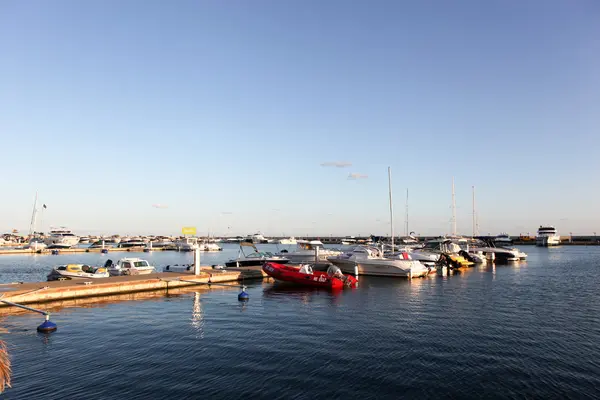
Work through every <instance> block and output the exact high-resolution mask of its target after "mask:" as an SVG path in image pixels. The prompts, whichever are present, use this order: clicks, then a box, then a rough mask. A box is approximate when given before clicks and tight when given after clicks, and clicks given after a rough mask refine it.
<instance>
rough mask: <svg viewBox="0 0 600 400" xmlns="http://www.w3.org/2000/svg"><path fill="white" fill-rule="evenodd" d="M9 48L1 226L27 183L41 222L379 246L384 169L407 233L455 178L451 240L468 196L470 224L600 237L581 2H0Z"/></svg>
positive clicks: (588, 39) (593, 68)
mask: <svg viewBox="0 0 600 400" xmlns="http://www.w3.org/2000/svg"><path fill="white" fill-rule="evenodd" d="M0 52H1V53H0V54H1V59H0V60H1V62H0V79H1V80H0V138H1V141H2V145H1V146H0V157H1V160H2V167H3V171H2V175H0V176H1V177H0V184H1V186H0V187H1V188H2V194H3V196H2V200H1V204H2V207H1V208H0V230H2V231H7V230H9V229H12V228H17V229H22V230H26V229H27V228H28V225H29V218H30V215H31V208H32V203H33V198H34V195H35V192H36V190H37V191H39V194H40V201H41V202H42V203H46V204H47V206H48V208H47V210H45V212H44V216H43V220H42V224H43V228H44V229H47V228H48V226H50V225H56V226H58V225H66V226H69V227H71V228H72V229H74V230H75V231H76V232H77V233H85V232H93V233H112V232H116V233H121V234H126V233H157V234H158V233H177V232H179V230H180V228H181V226H196V227H198V230H199V231H201V232H206V231H208V230H209V229H212V230H213V231H214V232H215V233H216V234H217V235H223V234H226V233H230V234H248V233H252V232H254V231H261V232H263V233H264V234H267V235H281V234H283V233H285V234H287V235H292V234H294V235H307V234H318V235H329V234H354V235H357V234H369V233H373V234H385V233H387V232H388V231H389V217H388V203H387V201H388V199H387V167H388V166H391V167H392V171H393V187H394V196H395V199H394V200H395V201H394V203H395V214H396V217H395V226H396V230H397V231H398V232H400V233H402V232H403V220H404V196H405V190H406V188H409V191H410V199H409V200H410V230H411V231H416V232H418V233H421V234H442V233H448V232H449V229H450V222H449V221H450V217H451V210H450V203H451V179H452V177H453V176H454V177H455V179H456V202H457V215H458V230H459V232H461V233H465V234H470V233H471V186H472V185H475V186H476V190H477V203H478V212H479V220H480V231H481V233H485V234H487V233H488V232H491V233H493V234H497V233H499V232H501V231H506V232H509V233H511V234H518V233H520V232H534V231H535V230H536V228H537V226H538V225H540V224H554V225H556V226H557V228H558V229H559V230H560V232H561V233H563V234H568V232H569V231H573V232H574V233H579V234H586V233H591V232H593V231H594V230H596V228H597V229H598V231H600V223H599V222H600V221H599V220H600V217H599V216H598V214H597V212H596V211H597V209H598V207H597V203H598V197H599V194H600V190H599V185H598V182H597V179H596V177H597V172H598V156H599V153H600V132H599V130H600V73H599V71H600V3H599V2H597V1H594V0H582V1H541V0H539V1H526V2H521V1H479V0H477V1H476V0H473V1H452V2H447V1H373V2H367V1H338V0H328V1H308V0H302V1H297V0H296V1H292V0H290V1H287V0H286V1H279V0H273V1H221V0H214V1H174V2H165V1H146V0H143V1H142V0H139V1H104V0H103V1H51V2H50V1H17V0H12V1H11V0H6V1H3V2H1V3H0ZM342 161H343V162H349V163H352V165H351V166H348V167H345V168H337V167H323V166H321V163H324V162H342ZM351 173H356V174H362V175H367V176H368V178H363V179H355V180H352V179H348V175H349V174H351ZM157 203H159V204H162V205H166V206H167V208H155V207H153V206H152V205H153V204H157ZM228 227H230V228H229V229H228Z"/></svg>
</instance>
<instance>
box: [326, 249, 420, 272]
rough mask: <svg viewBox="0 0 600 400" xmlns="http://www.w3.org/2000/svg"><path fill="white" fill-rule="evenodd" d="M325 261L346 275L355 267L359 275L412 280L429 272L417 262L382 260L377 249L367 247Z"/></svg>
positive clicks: (396, 259)
mask: <svg viewBox="0 0 600 400" xmlns="http://www.w3.org/2000/svg"><path fill="white" fill-rule="evenodd" d="M327 260H328V261H329V262H330V263H332V264H333V265H335V266H337V267H339V268H340V269H341V270H342V272H344V273H347V274H354V273H355V267H356V269H357V272H358V274H359V275H375V276H391V277H406V278H414V277H419V276H425V275H428V274H429V273H430V272H431V269H430V268H427V267H426V266H425V265H423V264H422V263H421V262H419V261H415V260H410V259H408V260H407V259H399V258H395V259H391V258H384V257H383V255H382V254H381V251H380V250H379V249H377V248H375V247H369V246H356V247H353V248H352V249H350V251H348V252H346V253H342V254H340V255H338V256H334V257H329V258H328V259H327Z"/></svg>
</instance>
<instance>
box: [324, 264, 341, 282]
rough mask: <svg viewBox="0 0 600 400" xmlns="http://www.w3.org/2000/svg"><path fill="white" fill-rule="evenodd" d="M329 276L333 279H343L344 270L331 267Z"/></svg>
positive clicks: (328, 272) (328, 270) (328, 269)
mask: <svg viewBox="0 0 600 400" xmlns="http://www.w3.org/2000/svg"><path fill="white" fill-rule="evenodd" d="M327 275H328V276H329V277H331V278H340V279H342V278H343V277H344V274H342V270H341V269H339V267H336V266H335V265H331V266H329V268H327Z"/></svg>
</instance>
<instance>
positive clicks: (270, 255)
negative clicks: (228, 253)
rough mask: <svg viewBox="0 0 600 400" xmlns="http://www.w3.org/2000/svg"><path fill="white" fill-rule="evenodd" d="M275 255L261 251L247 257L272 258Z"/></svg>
mask: <svg viewBox="0 0 600 400" xmlns="http://www.w3.org/2000/svg"><path fill="white" fill-rule="evenodd" d="M272 256H273V253H271V252H268V251H264V252H263V251H259V252H257V253H250V254H248V255H247V256H246V258H262V257H272Z"/></svg>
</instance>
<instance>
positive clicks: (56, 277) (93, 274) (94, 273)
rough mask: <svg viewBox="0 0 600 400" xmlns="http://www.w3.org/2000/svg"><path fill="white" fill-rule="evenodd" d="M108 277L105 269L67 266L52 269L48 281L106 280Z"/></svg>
mask: <svg viewBox="0 0 600 400" xmlns="http://www.w3.org/2000/svg"><path fill="white" fill-rule="evenodd" d="M109 276H110V275H109V273H108V271H107V269H106V268H105V267H92V266H89V265H86V264H67V265H59V266H57V267H54V268H53V269H52V271H51V272H50V273H49V274H48V280H49V281H60V280H67V279H86V278H92V279H97V278H108V277H109Z"/></svg>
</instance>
